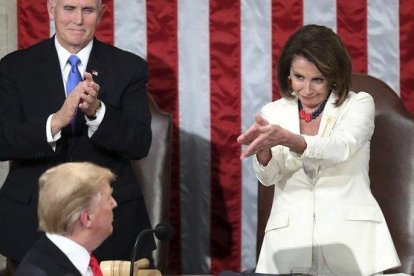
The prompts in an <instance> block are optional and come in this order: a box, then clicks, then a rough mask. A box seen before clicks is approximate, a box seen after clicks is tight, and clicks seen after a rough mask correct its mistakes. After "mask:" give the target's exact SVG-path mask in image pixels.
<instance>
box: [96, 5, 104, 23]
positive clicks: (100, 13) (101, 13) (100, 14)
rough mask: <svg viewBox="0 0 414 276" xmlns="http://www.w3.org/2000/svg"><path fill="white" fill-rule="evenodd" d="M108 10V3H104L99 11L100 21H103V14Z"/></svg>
mask: <svg viewBox="0 0 414 276" xmlns="http://www.w3.org/2000/svg"><path fill="white" fill-rule="evenodd" d="M105 11H106V5H105V4H103V3H102V6H101V10H100V11H99V15H98V23H99V22H101V19H102V16H103V14H104V13H105Z"/></svg>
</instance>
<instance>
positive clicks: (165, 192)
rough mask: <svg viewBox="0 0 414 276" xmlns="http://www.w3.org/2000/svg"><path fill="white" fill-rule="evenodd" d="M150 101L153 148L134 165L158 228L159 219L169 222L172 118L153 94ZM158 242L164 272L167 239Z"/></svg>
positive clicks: (157, 264) (158, 264)
mask: <svg viewBox="0 0 414 276" xmlns="http://www.w3.org/2000/svg"><path fill="white" fill-rule="evenodd" d="M149 103H150V109H151V114H152V122H151V129H152V144H151V148H150V151H149V153H148V156H147V157H146V158H143V159H141V160H139V161H132V166H133V169H134V171H135V175H136V177H137V179H138V182H139V183H140V184H141V188H142V190H143V194H144V199H145V204H146V206H147V209H148V213H149V217H150V220H151V224H152V226H153V227H155V226H156V225H157V224H158V223H160V222H167V223H168V222H169V221H170V219H169V218H170V214H169V209H170V208H169V207H170V205H169V202H170V184H171V147H172V117H171V115H170V114H168V113H165V112H163V111H161V110H160V108H159V107H158V105H157V104H156V103H155V101H154V99H153V98H152V97H151V96H150V101H149ZM155 242H156V244H157V250H155V251H154V254H153V257H154V264H155V267H156V268H158V269H159V270H160V271H161V272H165V271H167V264H168V242H162V241H159V240H157V239H156V241H155Z"/></svg>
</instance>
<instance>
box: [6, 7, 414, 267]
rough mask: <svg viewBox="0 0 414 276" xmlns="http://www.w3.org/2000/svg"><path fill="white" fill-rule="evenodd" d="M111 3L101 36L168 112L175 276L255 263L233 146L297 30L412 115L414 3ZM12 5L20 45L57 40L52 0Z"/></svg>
mask: <svg viewBox="0 0 414 276" xmlns="http://www.w3.org/2000/svg"><path fill="white" fill-rule="evenodd" d="M104 2H105V4H106V6H107V9H106V12H105V14H104V18H103V19H102V22H101V26H100V28H99V31H98V35H97V36H98V38H100V39H101V40H103V41H105V42H108V43H111V44H114V45H116V46H118V47H120V48H122V49H125V50H128V51H131V52H134V53H136V54H138V55H140V56H142V57H144V58H145V59H146V60H147V61H148V65H149V72H150V79H149V83H148V89H149V92H150V93H151V94H152V95H153V96H154V97H155V99H156V101H157V102H158V104H159V105H160V107H161V108H162V109H163V110H165V111H167V112H170V113H171V114H172V115H173V122H174V131H173V139H174V141H173V156H172V168H173V170H172V175H171V179H172V187H171V199H170V200H171V221H172V224H173V226H174V228H175V229H176V235H175V238H174V240H173V241H172V242H171V245H170V249H171V252H170V259H169V263H170V267H171V270H172V271H174V272H175V273H177V274H217V273H219V272H220V271H222V270H233V271H241V270H244V269H247V268H251V267H254V265H255V262H256V258H255V254H256V224H257V219H256V217H257V216H256V211H257V209H256V205H257V204H256V200H257V181H256V179H255V177H254V175H253V172H252V168H251V160H244V161H240V159H239V156H240V153H241V150H242V148H241V147H240V145H238V144H237V143H236V138H237V136H238V135H239V134H240V133H241V132H242V131H243V130H245V129H246V128H247V127H248V126H250V125H251V124H252V123H253V120H254V115H255V114H256V113H257V112H258V111H259V110H260V107H261V106H262V105H263V104H265V103H266V102H269V101H271V100H274V99H277V98H279V92H278V89H277V84H276V81H275V80H276V72H275V65H276V61H277V58H278V56H279V53H280V50H281V47H282V46H283V44H284V43H285V41H286V40H287V38H288V36H289V35H290V34H291V33H292V32H294V31H295V30H297V29H298V28H299V27H301V26H302V25H304V24H309V23H315V24H321V25H326V26H328V27H331V28H332V29H333V30H335V31H336V32H337V33H338V34H339V35H340V36H341V37H342V39H343V40H344V42H345V44H346V45H347V47H348V50H349V52H350V55H351V56H352V60H353V69H354V71H356V72H363V73H368V74H370V75H373V76H375V77H378V78H380V79H382V80H384V81H385V82H386V83H387V84H388V85H389V86H390V87H392V88H393V89H394V90H395V91H396V93H397V94H398V95H399V96H400V97H401V99H402V100H403V103H404V104H405V106H406V107H407V109H409V110H410V111H411V112H413V113H414V15H413V14H414V0H401V1H397V0H336V1H335V0H273V1H271V0H209V1H208V0H175V1H174V0H146V1H145V0H106V1H105V0H104ZM16 5H17V8H16V9H15V10H16V13H17V17H16V18H17V20H16V22H15V24H17V47H18V48H24V47H27V46H29V45H31V44H33V43H35V42H37V41H39V40H41V39H44V38H47V37H50V36H51V35H53V33H54V30H53V24H51V23H50V21H49V19H48V14H47V10H46V0H30V1H29V0H17V1H16ZM0 39H1V38H0ZM408 139H412V137H410V138H408Z"/></svg>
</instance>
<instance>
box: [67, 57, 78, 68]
mask: <svg viewBox="0 0 414 276" xmlns="http://www.w3.org/2000/svg"><path fill="white" fill-rule="evenodd" d="M79 62H80V59H79V58H78V56H76V55H71V56H70V57H69V58H68V63H69V64H70V65H71V66H77V65H78V63H79Z"/></svg>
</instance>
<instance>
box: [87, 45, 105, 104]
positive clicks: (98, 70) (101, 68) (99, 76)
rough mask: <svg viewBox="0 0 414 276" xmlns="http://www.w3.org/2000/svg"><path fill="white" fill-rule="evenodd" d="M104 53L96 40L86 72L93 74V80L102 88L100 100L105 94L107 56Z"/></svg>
mask: <svg viewBox="0 0 414 276" xmlns="http://www.w3.org/2000/svg"><path fill="white" fill-rule="evenodd" d="M102 51H103V50H102V47H101V44H100V42H99V41H97V40H96V39H95V40H94V41H93V47H92V51H91V54H90V56H89V61H88V65H87V66H86V71H87V72H89V73H91V74H92V77H93V80H94V81H95V82H96V83H97V84H99V86H100V90H99V95H98V98H101V96H102V94H104V93H105V83H104V80H105V75H106V70H107V65H106V59H105V55H103V53H102Z"/></svg>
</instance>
